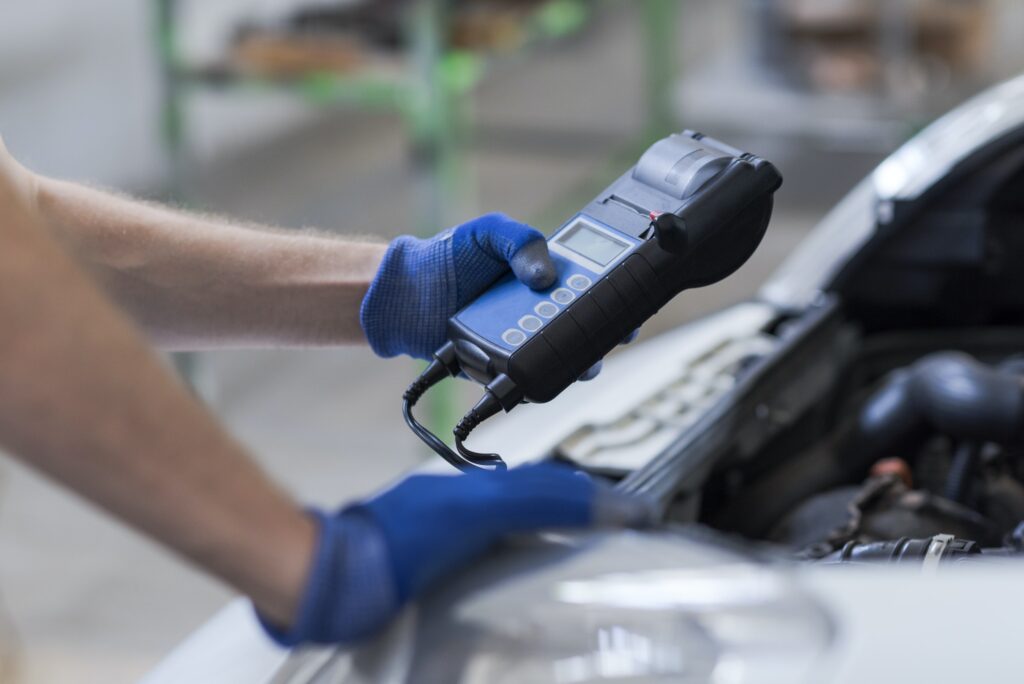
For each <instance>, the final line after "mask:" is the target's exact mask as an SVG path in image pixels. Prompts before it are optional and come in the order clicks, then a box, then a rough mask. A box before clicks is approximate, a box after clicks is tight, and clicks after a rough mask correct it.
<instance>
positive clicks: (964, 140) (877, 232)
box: [759, 75, 1024, 310]
mask: <svg viewBox="0 0 1024 684" xmlns="http://www.w3.org/2000/svg"><path fill="white" fill-rule="evenodd" d="M1022 140H1024V75H1021V76H1018V77H1016V78H1014V79H1011V80H1009V81H1005V82H1003V83H1001V84H999V85H997V86H994V87H992V88H989V89H988V90H985V91H983V92H982V93H980V94H978V95H977V96H975V97H974V98H972V99H970V100H968V101H967V102H965V103H964V104H962V105H960V106H959V107H957V108H956V109H954V110H952V111H950V112H949V113H948V114H946V115H944V116H942V117H941V118H939V119H937V120H936V121H934V122H933V123H932V124H930V125H929V126H927V127H926V128H925V129H923V130H922V131H921V132H920V133H918V134H917V135H916V136H914V137H913V138H911V139H910V140H909V141H908V142H906V143H905V144H904V145H903V146H902V147H900V148H899V149H898V150H896V152H894V153H893V154H891V155H890V156H889V157H888V158H887V159H886V160H885V161H883V162H882V163H881V164H879V166H878V167H877V168H876V169H875V170H874V172H873V173H871V174H870V175H868V176H867V177H866V178H865V179H864V180H863V181H861V182H860V183H859V184H858V185H857V186H856V187H855V188H854V189H853V190H852V191H851V192H850V193H849V194H848V195H847V196H846V197H845V198H844V199H843V200H842V201H841V202H840V203H839V204H838V205H836V206H835V208H834V209H833V210H832V211H831V212H829V213H828V214H827V215H826V216H825V217H824V218H823V219H822V220H821V221H820V222H819V223H818V225H817V226H816V227H815V229H814V230H813V231H812V232H811V234H810V235H809V236H808V237H807V238H806V239H805V240H804V241H803V242H801V244H800V246H799V247H798V248H797V249H796V250H795V251H794V252H793V254H792V255H791V256H790V257H789V258H788V259H787V260H786V261H785V262H784V263H783V264H782V266H781V267H780V268H779V269H778V270H777V271H776V273H775V274H774V275H773V276H772V277H771V278H770V279H769V280H768V281H767V282H766V283H765V285H764V286H763V288H762V289H761V291H760V294H759V298H760V299H761V300H763V301H765V302H767V303H770V304H772V305H774V306H776V307H779V308H781V309H784V310H800V309H803V308H806V307H807V306H809V305H811V304H812V303H813V302H814V301H815V300H816V299H817V298H819V297H820V296H821V294H822V293H824V292H828V291H833V290H837V289H842V287H843V285H844V283H847V282H849V281H850V280H853V279H857V278H863V277H868V274H866V273H864V272H863V271H859V270H858V269H857V264H856V263H855V262H856V261H857V259H856V257H858V256H859V255H862V254H863V253H865V252H866V251H870V249H871V248H872V246H873V244H874V243H876V242H879V241H884V240H890V239H892V237H893V235H894V234H896V233H898V232H899V231H901V230H905V229H906V228H907V227H908V226H911V225H913V221H914V219H915V217H917V216H919V215H920V214H921V213H922V212H925V211H927V209H928V206H929V205H930V204H935V203H938V202H939V201H941V200H942V199H943V198H944V191H945V190H947V189H949V188H951V187H955V186H956V185H957V184H958V183H962V182H963V181H964V180H965V179H966V178H967V177H972V176H974V175H976V174H977V173H978V172H979V170H980V169H990V170H992V172H993V173H992V178H991V179H990V181H989V182H990V184H991V185H993V186H996V185H998V184H999V183H1001V182H1003V181H1005V176H1006V174H1008V173H1013V172H1016V171H1017V170H1018V169H1017V168H1016V167H1013V166H1010V167H1007V168H1002V167H999V165H998V163H997V161H998V160H999V159H1000V158H1001V157H1002V156H1004V155H1006V154H1007V153H1008V152H1011V151H1013V150H1015V149H1017V148H1018V147H1019V146H1020V144H1021V142H1022Z"/></svg>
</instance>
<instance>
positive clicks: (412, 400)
mask: <svg viewBox="0 0 1024 684" xmlns="http://www.w3.org/2000/svg"><path fill="white" fill-rule="evenodd" d="M460 371H461V368H460V366H459V362H458V358H457V357H456V355H455V347H454V345H453V344H452V343H451V342H448V343H447V344H445V345H444V346H443V347H441V348H440V349H438V350H437V352H436V353H435V354H434V360H433V361H431V362H430V363H429V364H428V365H427V367H426V368H425V369H424V370H423V372H422V373H421V374H420V376H419V377H418V378H416V380H415V381H414V382H413V383H412V384H411V385H409V387H408V389H406V390H405V394H403V395H402V415H403V416H404V417H405V422H406V424H408V426H409V429H411V430H412V431H413V433H415V434H416V436H417V437H419V438H420V439H421V440H423V442H424V443H425V444H426V445H427V446H429V447H430V448H431V449H433V450H434V452H435V453H436V454H437V455H439V456H440V457H441V458H443V459H444V460H446V461H448V463H450V464H452V465H453V466H455V467H456V468H458V469H459V470H462V471H467V470H476V469H479V470H492V471H501V470H506V466H505V462H504V461H502V460H501V456H499V455H498V454H478V453H476V452H474V451H470V450H469V449H466V448H465V447H464V446H463V445H462V440H464V439H465V438H466V437H467V436H468V435H469V433H470V432H472V431H473V429H474V428H475V427H476V426H477V425H479V424H480V423H482V422H483V421H485V420H487V419H488V418H490V417H491V416H493V415H494V414H496V413H498V412H499V411H500V410H501V409H502V408H504V406H503V402H502V400H501V399H500V398H499V395H500V396H505V397H506V399H508V398H510V397H509V396H506V395H508V390H509V387H508V386H507V384H508V383H506V384H504V385H501V386H500V387H495V388H494V389H492V388H491V386H490V385H489V386H488V387H487V391H486V393H485V394H484V396H483V398H482V399H481V400H480V401H479V402H477V404H476V406H474V407H473V408H472V409H471V410H470V411H469V413H467V414H466V415H465V416H463V417H462V420H460V421H459V424H458V425H457V426H456V427H455V430H454V431H453V433H454V435H455V446H456V447H457V448H458V452H459V453H458V454H456V453H455V452H454V451H452V450H451V448H449V447H448V445H447V444H445V443H444V442H443V441H441V440H440V439H439V438H438V437H437V435H435V434H434V433H432V432H430V430H428V429H427V428H426V427H424V426H423V425H421V424H420V423H419V422H418V421H417V420H416V418H415V417H414V416H413V415H412V407H413V406H415V405H416V402H418V401H419V400H420V398H421V397H422V396H423V395H424V394H426V393H427V390H429V389H430V388H431V387H433V386H434V385H436V384H437V383H439V382H441V381H442V380H444V379H445V378H446V377H448V376H449V375H450V376H455V375H458V374H459V372H460ZM499 377H502V378H504V377H505V376H499ZM506 380H507V378H506ZM509 382H510V381H509ZM492 384H493V383H492ZM513 387H514V385H513ZM506 410H508V409H506Z"/></svg>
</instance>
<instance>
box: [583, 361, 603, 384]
mask: <svg viewBox="0 0 1024 684" xmlns="http://www.w3.org/2000/svg"><path fill="white" fill-rule="evenodd" d="M603 365H604V363H603V362H601V361H598V362H597V363H595V364H594V365H593V366H591V367H590V368H588V369H587V370H585V371H584V372H583V375H581V376H580V380H581V381H582V382H587V381H588V380H593V379H594V378H596V377H597V376H598V375H599V374H600V373H601V366H603Z"/></svg>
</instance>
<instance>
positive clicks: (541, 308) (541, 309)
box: [533, 302, 558, 318]
mask: <svg viewBox="0 0 1024 684" xmlns="http://www.w3.org/2000/svg"><path fill="white" fill-rule="evenodd" d="M533 310H534V311H536V312H537V315H538V316H540V317H541V318H554V317H555V315H556V314H557V313H558V307H557V306H555V305H554V304H553V303H551V302H541V303H540V304H538V305H537V306H535V307H533Z"/></svg>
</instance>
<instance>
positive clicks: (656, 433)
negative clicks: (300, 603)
mask: <svg viewBox="0 0 1024 684" xmlns="http://www.w3.org/2000/svg"><path fill="white" fill-rule="evenodd" d="M1022 352H1024V77H1021V78H1017V79H1015V80H1012V81H1009V82H1006V83H1004V84H1002V85H999V86H997V87H994V88H992V89H990V90H989V91H987V92H985V93H983V94H981V95H979V96H977V97H976V98H974V99H973V100H971V101H969V102H967V103H966V104H964V105H963V106H961V107H959V108H958V109H956V110H955V111H953V112H951V113H950V114H948V115H946V116H945V117H943V118H941V119H939V120H938V121H936V122H935V123H933V124H932V125H931V126H929V127H928V128H927V129H926V130H924V131H923V132H922V133H920V134H919V135H918V136H916V137H915V138H914V139H913V140H911V141H910V142H909V143H907V144H906V145H904V146H903V147H902V148H900V149H899V150H898V151H897V152H896V153H895V154H893V155H892V156H891V157H889V158H888V159H887V160H886V161H885V162H883V163H882V164H881V165H880V166H879V167H878V168H877V169H876V170H875V172H874V173H872V174H871V175H870V176H869V177H868V178H866V179H865V180H864V181H863V182H862V183H860V184H859V185H858V186H857V187H856V188H854V189H853V191H852V192H851V193H850V194H849V195H848V196H847V197H846V198H845V199H844V200H843V201H842V202H840V203H839V205H838V206H837V207H836V208H835V209H834V210H833V211H832V212H831V213H829V214H828V215H827V216H826V217H825V218H824V220H823V221H822V222H821V223H820V225H819V226H818V227H817V228H816V229H815V231H814V232H813V234H812V235H810V236H809V237H808V238H807V239H806V241H805V242H804V243H803V244H802V245H801V246H800V248H799V249H798V250H797V251H796V252H795V253H794V254H793V255H792V256H791V258H790V259H789V260H788V262H787V263H786V264H785V265H784V266H783V267H782V268H781V269H780V270H779V271H778V273H777V274H776V275H775V276H774V277H773V278H771V279H770V280H769V282H768V283H767V284H765V286H764V287H763V288H762V289H761V291H760V293H759V295H758V296H757V298H755V299H754V300H753V301H750V302H747V303H743V304H740V305H737V306H734V307H731V308H729V309H726V310H724V311H721V312H719V313H717V314H714V315H712V316H709V317H707V318H704V319H702V320H699V321H697V322H695V323H692V324H689V325H686V326H684V327H681V328H679V329H677V330H675V331H673V332H670V333H668V334H665V335H662V336H660V337H658V338H655V339H653V340H651V341H649V342H646V343H643V344H639V345H636V346H635V347H633V348H631V349H628V350H626V351H624V352H623V353H621V354H619V355H617V356H616V357H614V358H613V359H611V360H610V362H609V363H608V364H607V366H606V368H605V371H604V373H603V374H602V375H601V376H600V377H599V378H598V379H597V380H596V381H594V382H593V383H592V384H589V385H587V386H585V387H584V386H574V387H572V388H570V389H569V390H567V391H566V392H564V393H563V394H562V395H561V396H559V397H558V398H557V399H556V400H555V401H554V402H552V403H550V404H545V405H543V406H523V407H520V408H518V409H516V411H515V412H513V413H512V414H511V415H510V416H508V417H507V418H505V419H502V420H501V421H497V422H496V423H495V425H494V426H493V427H491V428H490V429H486V428H483V429H481V430H480V431H479V435H475V436H474V441H478V442H479V443H481V444H500V445H507V446H506V448H505V449H504V451H505V452H507V453H508V454H515V458H514V459H509V460H511V462H512V463H511V464H513V465H514V464H515V463H516V462H519V461H526V460H536V459H541V458H561V459H566V460H570V461H573V462H574V463H576V464H578V465H579V466H580V467H583V468H585V469H587V470H590V471H592V472H595V473H601V474H604V475H608V476H611V477H614V478H616V479H618V480H619V484H618V486H619V487H621V488H622V489H624V490H628V491H632V492H642V493H645V494H647V495H648V496H650V497H652V498H653V499H655V500H656V501H657V502H658V503H659V504H660V509H661V511H662V523H661V524H660V525H658V526H657V527H656V528H654V529H650V530H645V531H617V532H594V533H584V534H572V535H557V534H549V535H544V536H542V537H530V538H523V539H513V540H509V542H508V544H506V545H505V546H504V547H503V548H502V549H500V550H498V551H496V552H494V553H493V554H491V555H490V556H489V557H488V558H486V559H485V560H483V561H481V562H479V563H478V564H476V565H475V566H473V567H471V568H467V569H466V570H465V571H464V572H462V573H461V574H459V575H458V576H454V577H451V578H450V579H449V581H447V582H445V583H444V585H443V586H441V587H439V588H438V589H437V590H436V591H435V592H433V593H432V594H431V595H430V596H429V597H427V598H426V599H425V600H423V601H420V602H419V603H418V604H416V605H413V606H411V607H409V608H408V609H407V610H406V611H405V612H404V613H403V614H402V616H401V617H400V618H399V619H398V620H397V621H396V623H395V624H394V625H393V627H392V628H391V629H390V630H389V631H388V632H387V633H386V634H384V635H382V636H381V637H380V638H378V639H376V640H375V641H373V642H372V643H367V644H365V645H362V646H360V647H358V648H356V649H353V650H350V651H344V650H336V649H306V650H298V651H295V652H286V651H284V650H281V649H278V648H276V647H275V646H273V645H272V644H271V643H270V642H269V641H268V640H267V639H266V638H265V637H264V636H263V635H262V633H261V632H260V630H259V628H258V626H257V625H256V623H255V621H254V619H253V616H252V612H251V609H250V607H249V606H248V605H247V604H246V603H245V602H244V601H239V602H236V603H235V604H232V605H231V606H229V607H228V608H226V609H225V610H224V611H223V612H222V613H221V614H219V615H218V616H216V617H215V618H214V619H213V620H211V621H210V622H209V623H208V624H207V625H205V626H204V627H203V628H201V629H200V630H199V631H197V632H196V633H195V634H194V635H193V636H192V637H191V638H189V639H188V640H187V641H186V642H185V643H183V644H182V645H181V646H180V647H179V648H178V649H177V650H175V651H174V652H173V653H172V654H170V655H169V656H168V658H167V659H166V660H165V661H164V662H163V663H162V664H161V665H160V666H159V667H157V668H156V669H155V670H154V671H153V672H152V673H151V674H150V675H149V676H148V677H147V679H146V680H145V681H146V682H147V684H162V683H164V682H219V683H221V684H230V683H232V682H246V683H252V682H282V683H283V682H295V683H299V682H302V683H306V682H309V683H314V682H316V683H327V682H338V683H342V682H344V683H351V684H354V683H364V682H365V683H369V682H387V683H395V684H398V683H399V682H444V683H449V684H455V683H460V684H471V683H472V684H476V683H481V684H483V683H486V684H496V683H501V682H509V683H511V682H515V683H527V682H528V683H534V682H536V683H543V682H552V683H554V682H558V683H569V682H573V683H575V682H693V683H696V682H713V683H720V684H745V683H748V682H779V683H784V684H792V683H793V682H813V683H826V682H828V683H831V682H1018V681H1022V680H1024V672H1022V668H1021V666H1019V665H1015V664H1014V663H1015V661H1014V660H1013V657H1014V656H1013V654H1014V652H1015V650H1016V646H1017V645H1018V643H1019V637H1020V634H1021V631H1020V630H1022V628H1024V592H1021V591H1020V588H1021V586H1022V584H1024V582H1022V581H1021V580H1022V578H1024V565H1019V564H1018V561H1017V560H1015V558H1014V556H1015V555H1016V554H1017V553H1018V551H1019V550H1020V549H1022V548H1024V528H1021V529H1019V530H1018V529H1017V523H1018V522H1020V521H1021V520H1024V484H1022V482H1024V479H1022V478H1024V449H1022V448H1021V446H1020V445H1021V443H1022V442H1024V380H1022V378H1021V373H1024V362H1021V361H1020V360H1019V359H1018V358H1017V356H1016V355H1018V354H1020V353H1022ZM553 412H557V415H559V416H560V418H559V420H558V421H551V420H550V416H551V415H553ZM435 467H436V468H439V469H444V468H448V467H449V466H447V465H446V464H444V463H441V462H440V461H438V463H437V464H435Z"/></svg>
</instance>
